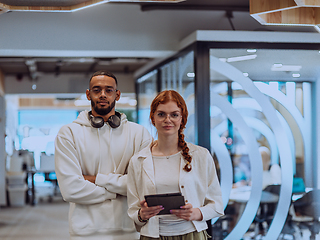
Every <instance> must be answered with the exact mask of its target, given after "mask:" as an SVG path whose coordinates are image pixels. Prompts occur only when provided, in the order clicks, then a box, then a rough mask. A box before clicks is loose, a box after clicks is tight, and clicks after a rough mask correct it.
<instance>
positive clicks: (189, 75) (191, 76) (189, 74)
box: [187, 72, 195, 78]
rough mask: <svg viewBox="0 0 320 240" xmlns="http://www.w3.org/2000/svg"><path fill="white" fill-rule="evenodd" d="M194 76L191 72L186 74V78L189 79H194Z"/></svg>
mask: <svg viewBox="0 0 320 240" xmlns="http://www.w3.org/2000/svg"><path fill="white" fill-rule="evenodd" d="M194 76H195V73H193V72H189V73H187V77H189V78H194Z"/></svg>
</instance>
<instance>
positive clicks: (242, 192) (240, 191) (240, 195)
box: [229, 186, 279, 203]
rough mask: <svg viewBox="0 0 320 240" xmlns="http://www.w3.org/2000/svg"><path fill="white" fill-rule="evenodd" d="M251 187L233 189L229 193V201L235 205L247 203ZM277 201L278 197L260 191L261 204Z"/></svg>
mask: <svg viewBox="0 0 320 240" xmlns="http://www.w3.org/2000/svg"><path fill="white" fill-rule="evenodd" d="M250 195H251V187H250V186H244V187H238V188H233V189H232V190H231V193H230V197H229V200H231V201H234V202H237V203H247V202H248V201H249V199H250ZM278 201H279V196H278V195H277V194H274V193H270V192H266V191H262V193H261V200H260V202H261V203H276V202H278Z"/></svg>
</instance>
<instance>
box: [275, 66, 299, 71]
mask: <svg viewBox="0 0 320 240" xmlns="http://www.w3.org/2000/svg"><path fill="white" fill-rule="evenodd" d="M301 68H302V66H299V65H282V66H281V67H280V66H277V67H275V65H272V67H271V71H275V72H278V71H279V72H299V71H300V69H301Z"/></svg>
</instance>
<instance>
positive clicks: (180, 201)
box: [144, 192, 185, 215]
mask: <svg viewBox="0 0 320 240" xmlns="http://www.w3.org/2000/svg"><path fill="white" fill-rule="evenodd" d="M144 198H145V200H146V202H147V204H148V206H149V207H153V206H159V205H161V206H163V207H164V209H163V210H162V211H160V212H159V213H158V215H164V214H170V210H171V209H180V207H181V206H183V205H185V202H184V197H183V196H182V195H181V193H180V192H179V193H165V194H154V195H145V196H144Z"/></svg>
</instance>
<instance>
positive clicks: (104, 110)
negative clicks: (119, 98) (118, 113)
mask: <svg viewBox="0 0 320 240" xmlns="http://www.w3.org/2000/svg"><path fill="white" fill-rule="evenodd" d="M115 105H116V100H114V101H113V102H112V103H111V104H110V106H109V107H107V108H98V107H97V105H96V104H95V103H94V102H93V101H91V107H92V109H93V110H94V111H95V112H96V113H97V114H99V115H100V116H105V115H107V114H108V113H110V112H111V110H112V109H113V108H114V107H115Z"/></svg>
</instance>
